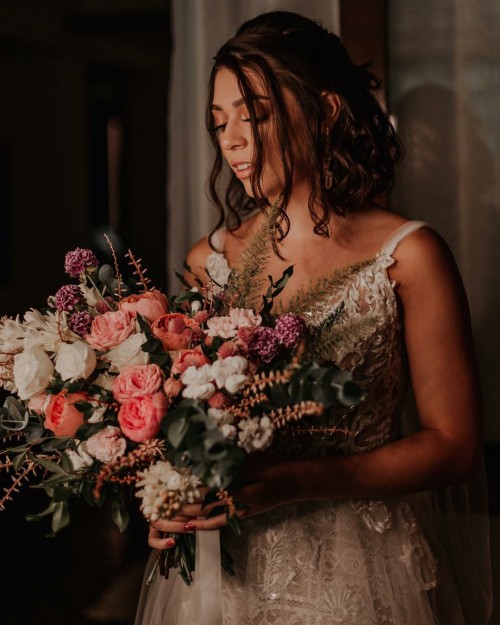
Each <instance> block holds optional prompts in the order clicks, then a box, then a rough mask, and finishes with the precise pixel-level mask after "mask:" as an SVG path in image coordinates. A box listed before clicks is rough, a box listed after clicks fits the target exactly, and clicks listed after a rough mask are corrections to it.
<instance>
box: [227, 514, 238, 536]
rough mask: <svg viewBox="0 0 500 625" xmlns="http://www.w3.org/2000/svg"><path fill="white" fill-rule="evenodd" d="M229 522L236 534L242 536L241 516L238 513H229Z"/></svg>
mask: <svg viewBox="0 0 500 625" xmlns="http://www.w3.org/2000/svg"><path fill="white" fill-rule="evenodd" d="M227 524H228V526H229V527H230V528H231V529H232V530H233V532H234V533H235V534H236V536H241V523H240V518H239V517H238V516H237V515H236V514H228V515H227Z"/></svg>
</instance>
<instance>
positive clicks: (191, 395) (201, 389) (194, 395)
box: [182, 382, 215, 399]
mask: <svg viewBox="0 0 500 625" xmlns="http://www.w3.org/2000/svg"><path fill="white" fill-rule="evenodd" d="M214 393H215V385H214V384H212V382H207V384H192V385H191V386H186V388H184V389H183V391H182V396H183V397H186V399H209V398H210V397H212V395H213V394H214Z"/></svg>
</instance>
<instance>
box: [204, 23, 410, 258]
mask: <svg viewBox="0 0 500 625" xmlns="http://www.w3.org/2000/svg"><path fill="white" fill-rule="evenodd" d="M214 61H215V62H214V65H213V67H212V72H211V75H210V81H209V93H208V106H207V115H206V123H207V128H208V131H209V133H210V136H211V139H212V142H213V144H214V146H215V149H216V156H215V161H214V164H213V168H212V171H211V174H210V178H209V191H210V196H211V198H212V200H213V201H214V203H215V204H216V206H217V207H218V209H219V211H220V215H219V222H218V224H217V225H216V227H215V228H214V231H213V232H215V230H217V229H218V228H220V227H221V226H222V225H223V224H224V223H226V224H227V226H228V227H229V229H230V230H234V229H236V228H237V227H238V226H239V225H240V224H241V220H242V217H243V216H245V215H246V214H249V213H250V212H252V211H253V210H255V209H256V208H260V209H261V210H265V209H266V208H267V207H268V206H269V201H268V199H267V198H266V197H264V194H263V192H262V188H261V185H260V181H261V174H262V170H263V166H264V162H265V154H264V152H265V141H264V137H263V131H262V127H261V125H260V124H259V119H258V115H257V113H256V110H255V106H254V102H255V95H256V94H255V93H254V83H253V82H252V80H251V78H250V76H249V74H253V75H256V76H257V77H258V78H259V80H260V81H261V83H262V85H263V86H264V88H265V90H266V91H267V93H266V95H267V96H269V98H270V101H271V108H272V116H273V121H274V127H275V132H276V139H277V142H278V145H280V146H281V147H282V149H281V151H280V154H279V157H280V159H281V165H282V171H283V175H284V185H283V190H282V193H281V196H280V198H279V200H278V209H279V215H280V218H279V219H278V224H277V225H276V230H277V240H278V241H282V240H283V238H284V237H285V236H286V234H287V233H288V230H289V226H290V223H289V220H288V217H287V215H286V207H287V204H288V202H289V200H290V196H291V193H292V177H293V169H294V163H293V155H292V149H291V135H292V133H293V132H294V128H293V127H292V125H291V124H290V120H289V112H288V110H287V106H286V103H285V99H284V96H283V89H287V90H288V91H289V92H290V93H291V94H292V95H293V97H294V98H295V101H296V103H297V105H298V109H299V112H300V115H301V116H302V117H303V120H304V123H303V124H302V125H301V126H302V127H301V133H302V134H301V137H300V139H301V149H303V150H304V155H305V157H306V159H307V161H308V162H309V163H310V164H311V168H310V172H311V173H310V176H311V179H310V183H311V189H312V191H311V195H310V198H309V211H310V213H311V217H312V219H313V221H314V223H315V227H314V232H316V233H317V234H320V235H322V236H329V234H330V231H329V227H328V223H329V217H330V211H333V212H335V213H337V214H340V215H345V214H346V213H347V212H350V211H355V210H359V209H360V208H362V207H363V206H366V205H367V204H368V203H373V202H374V201H375V199H376V198H377V197H380V196H383V195H386V194H387V192H388V191H389V189H390V187H391V185H392V182H393V179H394V173H395V166H396V164H397V163H398V162H399V161H400V160H401V157H402V146H401V143H400V142H399V139H398V137H397V134H396V131H395V130H394V127H393V126H392V124H391V122H390V121H389V119H388V116H387V115H386V113H385V112H384V111H383V109H382V108H381V106H380V105H379V103H378V102H377V100H376V98H375V97H374V95H373V92H374V91H376V90H377V89H379V88H380V81H379V80H378V79H377V78H376V76H375V75H374V74H373V73H372V72H371V71H369V69H368V65H355V64H354V63H353V62H352V61H351V59H350V58H349V55H348V53H347V51H346V49H345V47H344V46H343V44H342V42H341V41H340V39H339V38H338V37H337V36H336V35H334V34H333V33H330V32H328V31H327V30H326V29H325V28H323V27H322V26H321V24H320V23H319V22H315V21H313V20H310V19H308V18H306V17H303V16H301V15H298V14H296V13H291V12H287V11H272V12H269V13H264V14H262V15H259V16H257V17H255V18H253V19H251V20H249V21H247V22H245V23H244V24H243V25H242V26H241V27H240V28H239V29H238V31H237V33H236V35H235V36H234V37H233V38H232V39H230V40H229V41H228V42H227V43H225V44H224V45H223V46H222V47H221V48H220V50H219V51H218V52H217V54H216V56H215V57H214ZM221 68H227V69H228V70H230V71H231V72H233V74H234V75H235V76H236V78H237V80H238V84H239V88H240V91H241V94H242V96H243V98H244V101H245V104H246V106H247V108H248V112H249V117H250V123H251V128H252V136H253V140H254V149H255V155H256V158H255V162H254V166H255V175H254V176H253V177H252V181H251V184H252V192H253V196H254V197H250V196H248V195H247V194H246V193H245V190H244V188H243V186H242V184H241V183H240V181H239V180H238V179H237V177H236V176H235V174H234V172H232V171H231V178H230V180H229V184H228V186H227V189H226V193H225V202H224V203H223V202H222V201H221V199H220V197H219V193H218V191H217V187H218V182H219V178H220V175H221V173H222V169H223V164H224V158H223V156H222V152H221V149H220V146H219V142H218V139H217V133H216V131H215V130H214V128H213V120H212V112H211V106H212V99H213V94H214V84H215V77H216V75H217V72H218V71H219V70H220V69H221ZM324 92H333V93H335V94H337V96H338V98H339V101H340V110H339V113H338V117H337V119H336V121H335V123H334V124H333V127H332V129H331V134H330V139H329V141H330V143H329V146H325V133H324V132H323V131H322V128H323V126H324V122H325V116H326V107H325V105H324V99H323V97H322V93H324ZM325 149H329V152H330V154H331V157H332V159H331V166H330V169H331V171H332V174H333V184H332V186H331V188H330V189H326V188H325V186H324V184H323V165H324V156H325ZM224 204H225V205H224ZM213 232H212V234H213ZM274 247H275V251H276V252H277V248H276V246H274Z"/></svg>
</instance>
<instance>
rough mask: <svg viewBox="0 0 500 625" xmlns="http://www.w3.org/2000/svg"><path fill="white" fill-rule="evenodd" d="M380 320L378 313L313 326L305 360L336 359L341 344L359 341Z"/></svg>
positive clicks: (371, 330)
mask: <svg viewBox="0 0 500 625" xmlns="http://www.w3.org/2000/svg"><path fill="white" fill-rule="evenodd" d="M379 320H380V318H379V316H378V315H364V316H362V317H360V318H359V319H349V322H348V323H336V324H335V323H334V324H332V323H325V325H324V326H318V327H317V328H313V329H312V332H311V334H310V336H309V340H308V341H307V345H306V349H305V351H304V353H303V361H304V362H312V361H315V362H325V361H332V360H333V361H335V360H336V358H335V356H336V354H337V353H338V351H339V346H341V345H342V344H343V343H345V342H347V341H353V340H354V339H355V340H356V342H359V340H360V339H361V338H362V337H364V336H369V335H370V334H371V333H372V332H373V331H374V330H375V328H376V327H377V326H378V324H379ZM326 321H328V319H327V320H326Z"/></svg>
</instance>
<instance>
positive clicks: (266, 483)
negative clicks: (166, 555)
mask: <svg viewBox="0 0 500 625" xmlns="http://www.w3.org/2000/svg"><path fill="white" fill-rule="evenodd" d="M292 464H293V463H292V461H290V460H284V459H283V458H280V457H279V456H276V455H272V454H269V453H266V452H256V453H254V454H251V455H250V456H248V458H247V459H246V461H245V466H244V468H243V472H242V477H243V479H244V480H245V482H246V483H245V484H244V485H243V486H242V487H240V488H238V489H236V490H232V491H231V496H232V497H233V500H234V501H235V502H236V503H239V504H243V505H244V506H245V507H244V508H239V509H237V511H236V514H237V515H238V516H239V517H240V518H245V517H248V516H254V515H257V514H261V513H263V512H267V511H268V510H272V509H273V508H276V507H277V506H281V505H285V504H287V503H291V502H292V501H293V497H292V489H291V488H290V485H291V484H293V480H291V479H290V477H291V475H292V472H291V465H292ZM203 497H204V493H203V495H202V498H201V500H200V501H198V502H196V503H192V504H186V505H185V506H183V508H182V510H181V511H180V512H179V514H177V515H176V516H175V517H174V518H173V519H172V520H169V521H167V520H161V521H156V522H154V523H151V529H150V532H149V545H150V546H151V547H153V548H155V549H165V548H168V547H171V546H173V545H174V544H175V542H171V543H170V544H167V543H168V541H169V540H172V539H169V538H163V537H162V535H163V534H164V533H185V532H188V533H190V532H194V531H196V530H212V529H218V528H221V527H224V526H225V525H227V520H226V513H223V514H219V515H216V516H213V517H211V518H207V515H208V514H209V513H210V511H211V510H212V509H213V508H214V507H216V506H220V505H221V502H220V501H216V502H214V503H211V504H209V505H207V506H203V505H202V500H203Z"/></svg>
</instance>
